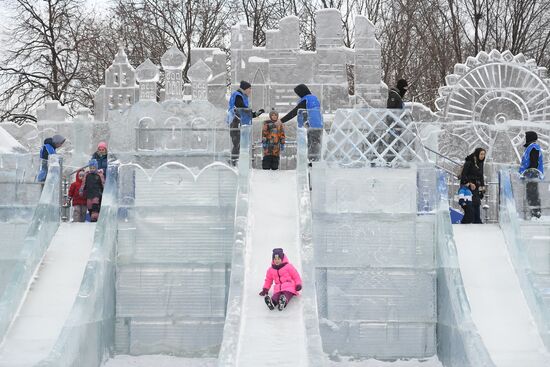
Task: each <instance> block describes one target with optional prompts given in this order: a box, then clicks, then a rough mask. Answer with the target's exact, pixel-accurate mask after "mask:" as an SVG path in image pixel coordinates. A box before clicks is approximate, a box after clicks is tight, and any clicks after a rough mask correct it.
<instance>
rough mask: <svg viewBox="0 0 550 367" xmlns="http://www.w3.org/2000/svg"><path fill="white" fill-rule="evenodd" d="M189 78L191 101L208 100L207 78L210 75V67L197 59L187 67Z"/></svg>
mask: <svg viewBox="0 0 550 367" xmlns="http://www.w3.org/2000/svg"><path fill="white" fill-rule="evenodd" d="M187 76H188V78H189V80H191V90H192V91H193V99H192V100H193V101H208V80H209V79H210V78H211V77H212V69H210V67H208V65H206V64H205V63H204V61H202V60H199V61H197V62H196V63H195V64H193V66H191V67H190V68H189V71H188V72H187Z"/></svg>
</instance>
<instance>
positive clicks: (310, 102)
mask: <svg viewBox="0 0 550 367" xmlns="http://www.w3.org/2000/svg"><path fill="white" fill-rule="evenodd" d="M294 93H296V94H297V95H298V97H300V99H299V100H298V104H296V107H294V108H293V109H292V110H291V111H290V112H289V113H287V114H286V115H285V116H283V117H282V118H281V122H282V123H286V122H287V121H289V120H291V119H293V118H294V117H296V116H298V127H305V128H307V129H308V131H307V148H308V149H307V151H308V158H309V160H310V162H311V161H318V160H319V158H320V156H321V138H322V137H323V113H322V111H321V102H319V99H318V98H317V97H316V96H314V95H313V94H312V93H311V91H310V90H309V88H308V87H307V86H306V85H305V84H299V85H297V86H296V87H295V88H294Z"/></svg>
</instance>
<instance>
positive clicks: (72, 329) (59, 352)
mask: <svg viewBox="0 0 550 367" xmlns="http://www.w3.org/2000/svg"><path fill="white" fill-rule="evenodd" d="M117 198H118V167H117V166H116V165H110V166H109V167H108V175H107V183H106V185H105V191H104V193H103V199H102V202H101V215H100V216H99V220H98V223H97V227H96V230H95V233H94V244H93V248H92V252H91V257H90V259H89V260H88V263H87V265H86V269H85V272H84V276H83V278H82V282H81V284H80V290H79V291H78V295H77V297H76V299H75V302H74V304H73V307H72V309H71V312H70V314H69V316H68V318H67V320H66V321H65V324H64V326H63V329H62V330H61V333H60V335H59V337H58V338H57V341H56V342H55V344H54V347H53V348H52V350H51V351H50V353H49V355H48V356H47V357H46V358H45V359H44V360H42V361H41V362H40V363H38V365H37V366H36V367H69V366H70V367H98V366H100V365H101V363H102V362H103V361H104V360H105V359H106V358H107V357H108V356H109V355H110V354H111V353H112V351H113V345H114V327H115V326H114V317H115V281H116V277H115V248H116V242H117V227H118V221H117V216H118V201H117Z"/></svg>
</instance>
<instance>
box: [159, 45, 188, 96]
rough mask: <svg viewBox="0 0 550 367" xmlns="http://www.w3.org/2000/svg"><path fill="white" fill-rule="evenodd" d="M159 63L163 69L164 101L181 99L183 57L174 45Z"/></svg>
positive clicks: (184, 59)
mask: <svg viewBox="0 0 550 367" xmlns="http://www.w3.org/2000/svg"><path fill="white" fill-rule="evenodd" d="M160 61H161V64H162V68H163V69H164V83H165V86H164V90H165V97H164V100H165V101H169V100H172V99H182V97H183V79H182V71H183V66H184V64H185V61H186V58H185V55H184V54H183V52H181V51H180V50H179V49H178V48H177V47H176V45H175V44H174V45H172V47H170V48H169V49H168V51H166V52H165V53H164V55H162V58H161V60H160Z"/></svg>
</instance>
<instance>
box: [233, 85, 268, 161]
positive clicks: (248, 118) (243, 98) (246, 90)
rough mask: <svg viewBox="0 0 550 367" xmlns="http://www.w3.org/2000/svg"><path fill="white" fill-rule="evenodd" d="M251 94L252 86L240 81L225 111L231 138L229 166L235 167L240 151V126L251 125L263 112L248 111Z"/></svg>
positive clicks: (261, 110)
mask: <svg viewBox="0 0 550 367" xmlns="http://www.w3.org/2000/svg"><path fill="white" fill-rule="evenodd" d="M251 94H252V85H251V84H250V83H249V82H247V81H244V80H243V81H241V83H240V84H239V89H237V90H236V91H234V92H233V93H231V97H230V98H229V107H228V109H227V123H228V124H229V135H230V137H231V144H232V145H233V147H232V149H231V164H232V165H233V166H236V165H237V162H238V160H239V150H240V149H241V130H240V126H241V125H250V124H252V119H253V118H255V117H258V116H260V115H261V114H262V113H264V112H265V111H264V110H263V109H260V110H258V111H257V112H254V111H252V110H251V109H250V101H249V98H250V95H251Z"/></svg>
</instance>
